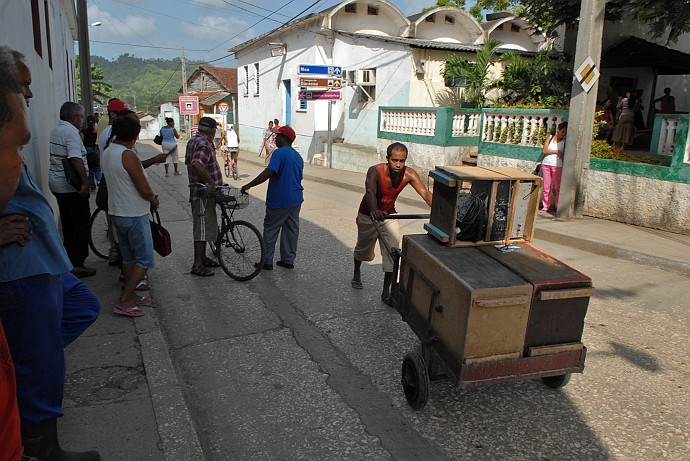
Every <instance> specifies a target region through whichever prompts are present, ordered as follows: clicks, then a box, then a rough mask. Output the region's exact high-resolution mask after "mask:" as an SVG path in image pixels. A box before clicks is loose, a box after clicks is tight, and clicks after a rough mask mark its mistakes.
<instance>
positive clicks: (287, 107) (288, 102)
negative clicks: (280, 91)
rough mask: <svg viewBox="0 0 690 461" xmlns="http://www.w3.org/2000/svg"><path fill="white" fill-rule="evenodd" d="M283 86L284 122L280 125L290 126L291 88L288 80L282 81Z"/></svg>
mask: <svg viewBox="0 0 690 461" xmlns="http://www.w3.org/2000/svg"><path fill="white" fill-rule="evenodd" d="M283 86H284V87H285V120H284V121H283V123H281V125H291V121H292V117H291V115H292V114H291V112H292V111H291V110H290V108H291V107H292V87H291V86H290V80H283Z"/></svg>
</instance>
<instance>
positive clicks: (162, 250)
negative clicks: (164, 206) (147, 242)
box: [150, 210, 172, 257]
mask: <svg viewBox="0 0 690 461" xmlns="http://www.w3.org/2000/svg"><path fill="white" fill-rule="evenodd" d="M151 215H152V217H153V219H152V220H151V221H150V223H151V236H152V237H153V249H154V250H156V253H158V254H159V255H161V256H163V257H165V256H168V255H169V254H170V253H172V241H171V240H170V232H168V231H167V230H166V229H165V227H163V226H162V225H161V217H160V215H159V214H158V211H156V210H151Z"/></svg>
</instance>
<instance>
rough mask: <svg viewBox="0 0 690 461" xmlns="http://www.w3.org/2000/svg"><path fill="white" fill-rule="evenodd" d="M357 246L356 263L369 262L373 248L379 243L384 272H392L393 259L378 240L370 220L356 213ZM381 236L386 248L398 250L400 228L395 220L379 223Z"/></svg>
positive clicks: (372, 255) (372, 254)
mask: <svg viewBox="0 0 690 461" xmlns="http://www.w3.org/2000/svg"><path fill="white" fill-rule="evenodd" d="M356 222H357V244H356V245H355V259H357V260H358V261H371V260H373V259H374V247H375V246H376V242H377V241H378V242H379V248H380V249H381V260H382V266H383V271H384V272H393V257H392V256H391V255H390V253H389V252H388V250H387V248H385V247H384V246H383V242H381V241H380V239H379V233H378V232H377V231H376V228H375V227H374V223H373V222H372V220H371V218H370V217H369V216H367V215H365V214H362V213H357V221H356ZM379 224H380V225H381V234H383V238H384V239H385V241H386V245H388V247H395V248H399V245H400V226H399V225H398V220H397V219H386V220H385V221H379Z"/></svg>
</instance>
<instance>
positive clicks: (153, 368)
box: [134, 298, 205, 461]
mask: <svg viewBox="0 0 690 461" xmlns="http://www.w3.org/2000/svg"><path fill="white" fill-rule="evenodd" d="M154 299H155V298H154ZM134 323H135V327H136V331H137V337H138V338H139V345H140V347H141V356H142V360H143V362H144V369H145V372H146V379H147V380H148V384H149V391H150V393H151V403H152V405H153V412H154V414H155V415H156V424H157V426H158V434H159V435H160V439H161V445H162V447H161V448H162V450H163V456H164V457H165V459H166V460H169V461H177V460H181V459H184V460H189V461H196V460H199V461H203V460H204V459H205V457H204V454H203V451H202V449H201V442H199V438H198V436H197V432H196V429H195V428H194V423H193V422H192V417H191V415H190V413H189V409H188V408H187V403H186V401H185V399H184V395H183V393H182V387H181V386H180V384H179V382H178V378H177V375H176V373H175V368H174V367H173V364H172V359H171V357H170V351H169V350H168V346H167V344H166V343H165V338H164V337H163V332H162V331H161V328H160V324H159V322H158V319H157V317H156V315H155V311H154V310H153V309H150V310H149V312H148V315H146V316H144V317H141V318H138V319H136V320H135V322H134Z"/></svg>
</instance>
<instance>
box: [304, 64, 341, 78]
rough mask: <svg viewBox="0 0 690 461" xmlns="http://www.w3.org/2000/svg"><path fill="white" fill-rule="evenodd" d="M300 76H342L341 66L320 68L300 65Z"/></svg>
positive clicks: (318, 66)
mask: <svg viewBox="0 0 690 461" xmlns="http://www.w3.org/2000/svg"><path fill="white" fill-rule="evenodd" d="M299 73H300V74H325V75H343V68H342V67H341V66H321V65H312V64H300V66H299Z"/></svg>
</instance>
